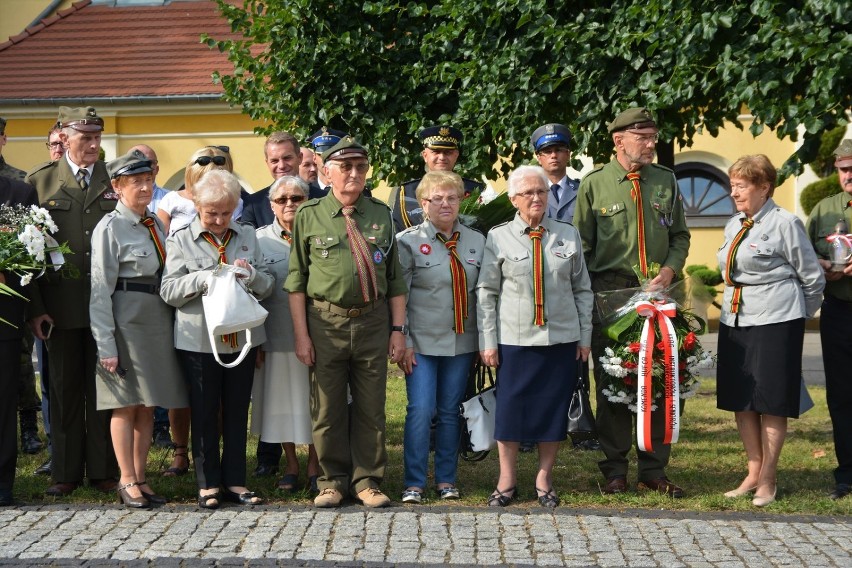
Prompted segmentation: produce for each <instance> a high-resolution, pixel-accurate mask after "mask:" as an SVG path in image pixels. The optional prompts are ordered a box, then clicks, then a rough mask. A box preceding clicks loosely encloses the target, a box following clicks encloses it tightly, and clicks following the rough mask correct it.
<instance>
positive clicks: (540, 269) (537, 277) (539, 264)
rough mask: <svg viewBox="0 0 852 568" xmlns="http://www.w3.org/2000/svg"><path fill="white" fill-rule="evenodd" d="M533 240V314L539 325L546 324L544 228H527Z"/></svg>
mask: <svg viewBox="0 0 852 568" xmlns="http://www.w3.org/2000/svg"><path fill="white" fill-rule="evenodd" d="M527 235H529V237H530V240H531V241H532V261H533V265H532V272H533V301H534V303H535V313H534V314H533V324H534V325H537V326H539V327H541V326H543V325H544V322H545V319H544V255H543V253H542V250H541V237H542V236H543V235H544V228H543V227H538V228H536V229H533V228H532V227H530V228H528V229H527Z"/></svg>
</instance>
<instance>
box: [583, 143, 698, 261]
mask: <svg viewBox="0 0 852 568" xmlns="http://www.w3.org/2000/svg"><path fill="white" fill-rule="evenodd" d="M638 173H639V174H640V176H641V178H640V179H639V184H640V187H641V189H642V208H643V212H644V216H645V251H646V255H647V259H648V264H650V263H652V262H658V263H660V266H668V267H670V268H671V269H672V270H674V271H675V274H677V273H679V272H680V271H681V270H683V266H684V264H685V263H686V255H687V253H688V252H689V238H690V235H689V229H688V228H687V227H686V219H685V217H684V214H683V202H682V200H681V196H680V192H679V191H678V189H677V182H676V181H675V177H674V173H673V172H672V171H671V170H670V169H668V168H665V167H663V166H659V165H657V164H650V165H647V166H645V167H643V168H642V169H640V170H639V172H638ZM632 189H633V184H632V182H631V181H630V180H628V179H627V170H625V169H624V168H623V167H622V166H621V164H620V163H619V162H618V160H615V159H613V160H612V161H611V162H610V163H608V164H606V165H605V166H602V167H600V168H598V169H596V170H594V171H592V172H590V173H589V174H588V175H587V176H586V177H585V178H583V181H582V182H581V183H580V192H579V194H578V196H577V207H576V209H575V210H574V226H576V227H577V230H578V231H580V237H581V238H582V239H583V251H584V253H585V255H586V262H587V263H588V269H589V272H590V273H593V274H594V273H598V272H607V271H613V272H617V273H619V274H620V275H621V276H624V277H627V278H633V277H635V274H634V272H633V266H634V265H638V264H639V245H638V235H637V233H638V231H637V225H636V205H635V204H634V203H633V199H632V197H631V194H630V192H631V190H632Z"/></svg>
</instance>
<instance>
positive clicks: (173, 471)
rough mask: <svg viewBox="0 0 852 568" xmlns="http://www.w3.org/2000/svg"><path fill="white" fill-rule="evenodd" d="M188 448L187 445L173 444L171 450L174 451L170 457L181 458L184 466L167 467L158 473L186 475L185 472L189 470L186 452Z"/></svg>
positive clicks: (166, 475)
mask: <svg viewBox="0 0 852 568" xmlns="http://www.w3.org/2000/svg"><path fill="white" fill-rule="evenodd" d="M188 449H189V448H188V447H187V446H175V447H174V448H173V450H172V451H173V452H174V453H173V454H172V459H175V458H183V459H184V460H185V461H186V466H184V467H177V466H172V467H170V468H168V469H164V470H163V471H162V472H160V475H162V476H163V477H180V476H181V475H186V474H187V472H189V454H188V453H187V450H188ZM178 450H183V451H178Z"/></svg>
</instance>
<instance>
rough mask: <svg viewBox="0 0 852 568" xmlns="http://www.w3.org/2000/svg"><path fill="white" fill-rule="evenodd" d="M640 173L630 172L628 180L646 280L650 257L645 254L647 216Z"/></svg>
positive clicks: (640, 262) (641, 266) (640, 259)
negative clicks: (643, 204)
mask: <svg viewBox="0 0 852 568" xmlns="http://www.w3.org/2000/svg"><path fill="white" fill-rule="evenodd" d="M639 177H640V176H639V173H638V172H630V173H629V174H627V179H629V180H630V182H631V183H632V184H633V189H632V190H631V191H630V196H631V197H633V203H635V204H636V227H637V243H638V245H639V271H640V272H641V273H642V276H644V277H645V278H647V277H648V257H647V256H646V254H645V214H644V212H643V211H642V190H641V189H640V188H639Z"/></svg>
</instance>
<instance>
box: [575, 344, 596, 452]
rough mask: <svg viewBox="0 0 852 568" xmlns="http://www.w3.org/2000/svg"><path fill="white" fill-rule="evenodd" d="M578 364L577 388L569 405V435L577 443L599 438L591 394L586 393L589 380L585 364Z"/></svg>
mask: <svg viewBox="0 0 852 568" xmlns="http://www.w3.org/2000/svg"><path fill="white" fill-rule="evenodd" d="M578 363H579V364H578V366H577V387H576V388H575V389H574V394H573V395H571V403H570V404H569V405H568V434H570V435H571V439H572V440H574V441H575V442H578V441H582V440H589V439H593V438H597V429H596V428H595V415H594V413H593V412H592V404H591V401H589V394H588V393H587V392H586V381H588V380H589V379H588V376H587V375H586V374H585V373H584V372H583V370H584V369H583V367H584V365H583V363H582V362H581V361H580V362H578Z"/></svg>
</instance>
